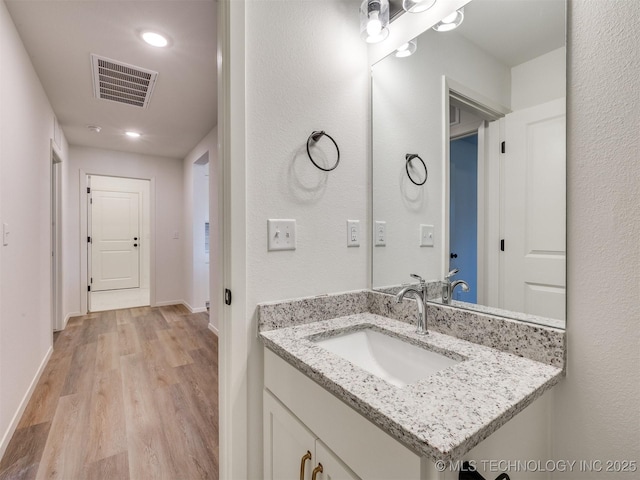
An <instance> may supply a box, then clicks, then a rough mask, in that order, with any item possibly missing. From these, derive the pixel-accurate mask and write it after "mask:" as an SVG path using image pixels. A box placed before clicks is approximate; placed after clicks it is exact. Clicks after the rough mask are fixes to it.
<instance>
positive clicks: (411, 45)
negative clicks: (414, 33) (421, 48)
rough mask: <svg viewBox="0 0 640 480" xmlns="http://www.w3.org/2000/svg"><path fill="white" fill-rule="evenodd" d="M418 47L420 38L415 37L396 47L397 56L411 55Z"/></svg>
mask: <svg viewBox="0 0 640 480" xmlns="http://www.w3.org/2000/svg"><path fill="white" fill-rule="evenodd" d="M417 48H418V39H417V38H414V39H413V40H409V41H408V42H407V43H404V44H402V45H400V46H399V47H398V48H397V49H396V53H395V56H396V57H398V58H404V57H409V56H411V55H413V54H414V53H415V52H416V49H417Z"/></svg>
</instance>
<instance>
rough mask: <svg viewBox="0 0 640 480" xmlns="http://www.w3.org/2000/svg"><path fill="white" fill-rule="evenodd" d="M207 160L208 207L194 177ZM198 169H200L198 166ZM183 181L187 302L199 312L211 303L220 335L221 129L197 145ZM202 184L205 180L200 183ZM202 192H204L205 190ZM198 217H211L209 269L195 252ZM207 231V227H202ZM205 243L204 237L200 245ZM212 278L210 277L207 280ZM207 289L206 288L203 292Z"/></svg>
mask: <svg viewBox="0 0 640 480" xmlns="http://www.w3.org/2000/svg"><path fill="white" fill-rule="evenodd" d="M204 156H207V157H208V160H209V163H208V174H209V176H208V177H206V178H207V179H208V181H209V183H208V190H209V204H208V205H207V206H203V205H200V206H198V205H195V203H197V202H198V200H197V199H198V198H199V196H201V195H199V194H198V192H197V191H196V190H198V189H197V188H196V183H197V179H196V178H195V177H194V175H195V172H196V171H197V170H196V169H194V164H195V162H197V161H198V160H199V159H202V158H203V157H204ZM196 167H197V165H196ZM182 168H183V177H184V212H183V222H184V224H183V225H184V226H183V229H184V232H185V240H184V252H183V254H184V261H183V263H184V284H185V293H184V297H185V301H186V302H187V304H189V306H191V307H192V308H193V309H195V310H202V309H204V308H205V302H206V301H207V300H210V302H211V308H210V312H209V324H210V328H211V329H212V330H214V331H216V332H217V330H218V318H217V308H216V302H220V301H221V300H220V299H221V292H222V279H221V265H218V264H217V263H216V260H217V259H218V258H219V252H220V244H221V234H222V232H221V229H220V225H219V221H220V219H221V218H222V212H221V210H220V209H221V207H222V200H221V199H222V192H221V188H220V179H221V175H220V162H219V160H218V128H217V127H214V128H213V129H212V130H211V132H209V133H208V134H207V136H206V137H204V138H203V139H202V140H201V141H200V143H198V145H196V146H195V147H194V148H193V150H192V151H191V152H189V155H187V156H186V158H185V159H184V161H183V166H182ZM200 180H202V178H201V179H200ZM201 190H204V188H202V189H201ZM194 215H195V216H197V217H201V218H204V217H205V216H208V217H209V220H210V229H211V230H210V243H209V248H210V255H209V264H208V265H207V266H208V268H205V265H204V264H203V263H202V262H203V260H204V256H203V255H201V254H199V252H196V251H195V250H194V236H195V235H197V234H198V232H200V234H202V229H201V228H200V223H201V222H198V225H196V224H195V223H196V222H194V218H195V217H194ZM202 228H204V227H202ZM202 242H204V235H203V234H202V238H201V240H200V241H199V243H202ZM207 276H208V277H207ZM203 287H206V288H203Z"/></svg>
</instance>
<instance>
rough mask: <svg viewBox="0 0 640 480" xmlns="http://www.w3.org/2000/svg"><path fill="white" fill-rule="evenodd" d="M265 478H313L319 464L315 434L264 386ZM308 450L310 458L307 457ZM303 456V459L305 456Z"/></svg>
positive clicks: (286, 479) (290, 479)
mask: <svg viewBox="0 0 640 480" xmlns="http://www.w3.org/2000/svg"><path fill="white" fill-rule="evenodd" d="M263 399H264V404H263V409H264V459H263V461H264V478H265V479H268V480H299V479H300V478H301V476H300V468H301V464H303V463H304V473H303V476H302V478H304V479H305V480H310V479H311V471H312V470H313V468H314V467H315V466H316V465H317V463H318V462H317V461H316V455H315V441H316V437H315V436H314V435H313V433H311V432H310V431H309V430H308V429H307V428H306V427H305V426H304V425H303V424H302V423H301V422H300V421H299V420H298V419H297V418H296V417H294V416H293V414H292V413H291V412H289V411H288V410H287V409H286V408H285V407H284V406H282V404H281V403H280V402H279V401H278V400H276V399H275V398H274V397H273V396H272V395H271V394H270V393H269V392H267V391H266V390H265V392H264V395H263ZM308 453H310V454H311V458H306V457H305V455H307V456H308ZM303 458H304V460H303Z"/></svg>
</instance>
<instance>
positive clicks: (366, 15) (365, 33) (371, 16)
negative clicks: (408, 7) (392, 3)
mask: <svg viewBox="0 0 640 480" xmlns="http://www.w3.org/2000/svg"><path fill="white" fill-rule="evenodd" d="M360 36H361V37H362V39H363V40H364V41H365V42H367V43H378V42H381V41H382V40H384V39H385V38H387V37H388V36H389V0H364V1H363V2H362V5H360Z"/></svg>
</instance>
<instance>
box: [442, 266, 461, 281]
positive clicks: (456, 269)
mask: <svg viewBox="0 0 640 480" xmlns="http://www.w3.org/2000/svg"><path fill="white" fill-rule="evenodd" d="M459 271H460V269H458V268H454V269H453V270H451V271H450V272H449V273H448V274H447V275H446V276H445V277H444V278H445V280H449V279H450V278H451V277H453V276H454V275H455V274H456V273H458V272H459Z"/></svg>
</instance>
